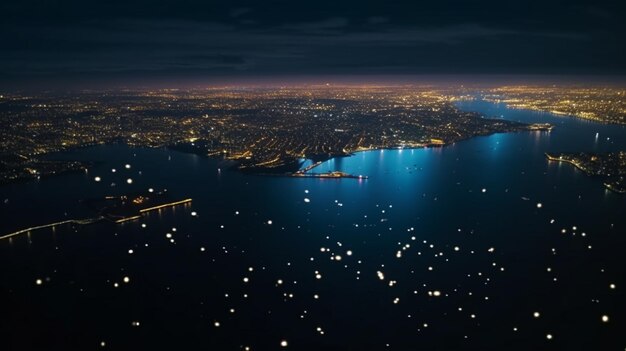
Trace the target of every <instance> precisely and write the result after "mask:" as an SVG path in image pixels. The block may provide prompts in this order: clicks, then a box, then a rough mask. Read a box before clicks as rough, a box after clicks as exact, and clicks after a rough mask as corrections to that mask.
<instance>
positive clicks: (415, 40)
mask: <svg viewBox="0 0 626 351" xmlns="http://www.w3.org/2000/svg"><path fill="white" fill-rule="evenodd" d="M623 18H624V8H623V5H621V4H620V3H618V2H606V3H603V2H602V1H595V2H591V1H569V2H561V1H548V0H544V1H508V2H507V1H481V2H477V1H463V2H453V1H448V0H441V1H437V2H428V3H426V2H417V1H411V2H409V1H395V0H388V1H384V2H381V1H367V0H365V1H354V0H352V1H301V2H293V1H269V2H263V3H261V2H258V1H235V2H232V1H230V2H211V1H209V2H206V1H184V0H183V1H176V2H175V1H163V0H161V1H160V0H156V1H150V2H148V1H141V0H140V1H131V0H126V1H118V0H112V1H108V2H106V3H105V2H102V3H88V2H84V1H80V2H79V1H75V0H67V1H46V0H39V1H20V2H17V1H4V2H2V3H0V21H1V23H0V41H1V42H2V43H3V44H2V47H1V48H0V50H1V51H2V55H0V79H2V80H3V81H4V82H14V81H19V80H22V79H36V78H37V77H40V76H45V77H64V78H67V77H72V76H73V75H80V76H93V77H94V78H97V77H99V76H101V75H107V74H110V73H112V72H115V73H118V74H119V75H120V76H123V75H124V74H126V73H128V74H129V75H131V74H132V75H136V76H137V75H139V76H140V75H142V74H144V75H154V76H158V75H176V74H183V73H184V74H193V75H208V76H216V75H219V76H229V75H234V76H237V75H256V76H263V75H277V74H300V75H303V74H415V73H418V74H420V73H459V72H460V73H620V74H621V73H625V71H626V54H625V52H624V47H626V46H625V44H626V40H625V37H626V25H625V24H624V21H622V19H623Z"/></svg>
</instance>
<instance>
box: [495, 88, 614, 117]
mask: <svg viewBox="0 0 626 351" xmlns="http://www.w3.org/2000/svg"><path fill="white" fill-rule="evenodd" d="M484 94H485V95H484V99H485V100H487V101H491V102H498V103H505V104H506V105H507V106H508V107H511V108H516V109H525V110H535V111H544V112H550V113H552V114H555V115H563V116H573V117H578V118H582V119H587V120H592V121H594V122H600V123H611V124H626V88H623V87H621V88H620V87H606V86H605V87H579V86H553V85H550V86H527V85H516V86H504V87H499V88H494V89H489V90H486V91H485V92H484Z"/></svg>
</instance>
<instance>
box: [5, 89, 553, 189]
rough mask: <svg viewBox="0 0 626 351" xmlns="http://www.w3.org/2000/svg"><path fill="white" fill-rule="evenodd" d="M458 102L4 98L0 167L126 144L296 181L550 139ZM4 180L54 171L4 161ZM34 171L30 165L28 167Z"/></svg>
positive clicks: (203, 93) (427, 94) (306, 92)
mask: <svg viewBox="0 0 626 351" xmlns="http://www.w3.org/2000/svg"><path fill="white" fill-rule="evenodd" d="M456 100H458V95H455V94H452V93H449V92H446V91H443V90H440V89H435V88H432V87H423V86H392V87H388V86H332V85H321V86H298V87H290V88H284V87H281V88H227V89H195V90H177V89H174V90H172V89H165V90H136V91H106V92H91V91H87V92H80V93H72V94H67V95H63V94H43V95H40V96H26V95H18V94H13V95H11V94H4V95H3V97H2V99H0V137H1V138H0V140H1V141H0V150H1V151H2V153H3V155H4V156H2V157H0V158H1V159H3V160H9V159H11V158H16V157H18V158H19V157H22V158H24V159H27V160H37V159H38V157H40V156H41V155H45V154H50V153H52V152H55V151H63V150H68V149H70V148H75V147H83V146H88V145H95V144H104V143H111V142H124V143H127V144H129V145H131V146H139V147H171V148H174V149H177V150H181V151H186V152H194V153H198V154H202V155H206V156H211V157H220V158H223V159H225V160H228V161H230V162H229V164H230V165H232V166H234V167H235V168H237V169H238V170H241V171H244V172H253V173H285V172H292V173H293V172H296V171H297V170H298V169H299V167H300V163H301V160H302V159H304V158H308V159H313V160H314V161H323V160H326V159H329V158H331V157H339V156H348V155H351V154H352V153H354V152H358V151H364V150H373V149H383V148H418V147H429V146H442V145H447V144H450V143H454V142H457V141H460V140H463V139H467V138H470V137H474V136H479V135H488V134H492V133H502V132H518V131H528V130H549V129H550V128H551V126H549V125H528V124H524V123H518V122H513V121H505V120H501V119H498V120H496V119H488V118H484V117H483V116H482V115H480V114H478V113H473V112H464V111H461V110H459V109H457V108H456V106H455V105H454V102H455V101H456ZM3 162H4V163H3V165H4V169H3V171H2V172H1V173H0V181H1V182H7V181H12V180H16V179H20V178H23V179H27V178H32V177H37V176H39V175H40V174H43V173H58V172H60V171H63V170H71V169H75V168H80V165H79V164H75V163H71V162H66V163H65V164H63V163H60V164H58V167H57V168H56V169H52V170H47V169H48V168H50V166H49V165H48V166H47V167H33V166H32V165H31V164H28V163H19V162H13V163H11V162H7V161H3ZM34 162H36V161H34Z"/></svg>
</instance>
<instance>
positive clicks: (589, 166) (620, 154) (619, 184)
mask: <svg viewBox="0 0 626 351" xmlns="http://www.w3.org/2000/svg"><path fill="white" fill-rule="evenodd" d="M546 158H547V159H548V160H549V161H552V162H564V163H568V164H571V165H573V166H574V167H576V168H578V169H580V170H581V171H583V172H584V173H585V174H588V175H590V176H594V177H598V178H600V179H602V181H603V182H604V186H605V187H606V188H607V189H609V190H611V191H614V192H616V193H620V194H626V181H625V177H626V151H617V152H607V153H601V154H596V153H586V152H579V153H559V154H549V153H546Z"/></svg>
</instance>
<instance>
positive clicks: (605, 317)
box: [602, 314, 609, 323]
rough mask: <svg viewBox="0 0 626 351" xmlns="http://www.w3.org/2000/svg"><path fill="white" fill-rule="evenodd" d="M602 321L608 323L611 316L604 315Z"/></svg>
mask: <svg viewBox="0 0 626 351" xmlns="http://www.w3.org/2000/svg"><path fill="white" fill-rule="evenodd" d="M602 321H603V322H604V323H607V322H608V321H609V316H607V315H606V314H605V315H604V316H602Z"/></svg>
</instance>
